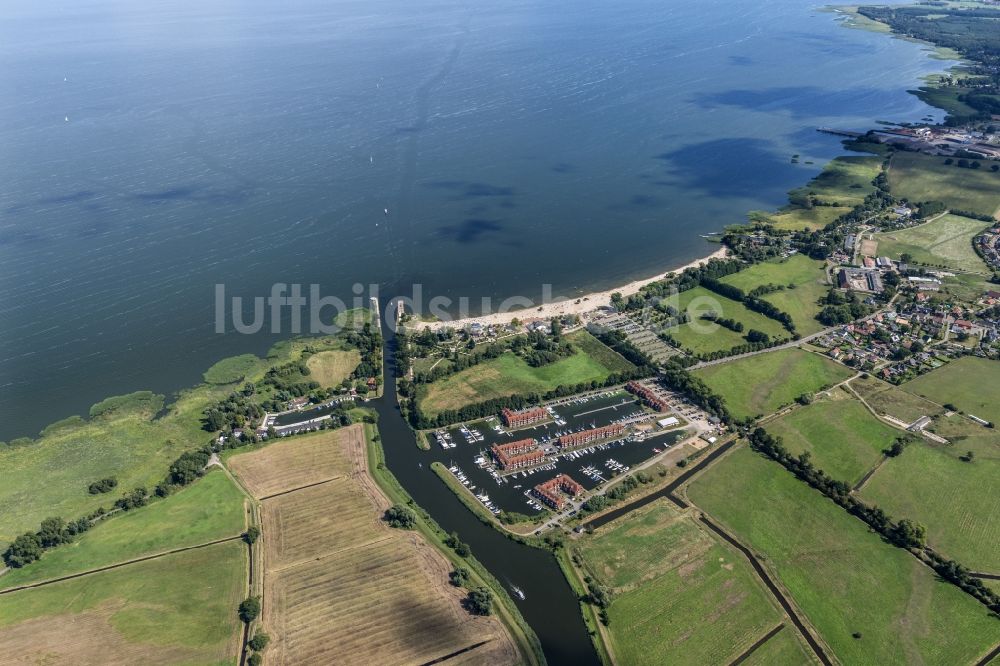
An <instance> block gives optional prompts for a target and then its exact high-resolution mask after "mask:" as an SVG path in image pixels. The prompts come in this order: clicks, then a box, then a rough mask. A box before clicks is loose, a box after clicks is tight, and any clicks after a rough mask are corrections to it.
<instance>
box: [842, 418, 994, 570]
mask: <svg viewBox="0 0 1000 666" xmlns="http://www.w3.org/2000/svg"><path fill="white" fill-rule="evenodd" d="M935 431H936V432H938V433H939V434H942V435H943V436H945V437H946V438H948V439H949V440H950V441H952V442H953V443H952V444H951V445H940V444H934V443H931V442H924V441H920V442H919V443H915V444H911V445H910V446H908V447H907V448H906V449H905V450H904V451H903V453H902V454H901V455H900V456H898V457H896V458H891V459H889V460H888V461H886V463H885V464H884V465H883V466H882V467H881V468H879V470H878V471H877V472H876V473H875V474H874V475H873V476H872V478H871V479H869V480H868V483H866V484H865V486H864V488H863V489H862V491H861V497H862V498H863V499H864V500H865V501H866V502H868V503H874V504H878V505H879V506H880V507H882V508H883V509H885V510H886V511H887V512H888V513H889V514H890V515H893V516H897V517H906V518H909V519H911V520H914V521H916V522H918V523H920V524H921V525H923V526H924V527H925V528H926V529H927V541H928V544H929V545H930V546H931V547H932V548H934V549H935V550H936V551H938V552H940V553H942V554H944V555H947V556H948V557H950V558H953V559H955V560H957V561H958V562H960V563H962V564H963V565H964V566H967V567H969V568H970V569H972V570H974V571H985V572H988V573H1000V548H998V547H997V544H1000V435H997V434H996V433H995V432H992V431H987V430H986V429H985V428H982V427H981V426H977V425H975V424H973V423H970V422H968V421H965V420H964V419H963V418H962V417H961V416H959V415H957V414H956V415H953V416H951V417H948V418H946V419H941V420H940V421H939V422H938V423H936V424H935ZM969 451H972V452H973V454H974V457H973V460H972V461H971V462H966V461H963V460H962V459H961V456H965V455H967V452H969Z"/></svg>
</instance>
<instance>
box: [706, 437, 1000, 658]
mask: <svg viewBox="0 0 1000 666" xmlns="http://www.w3.org/2000/svg"><path fill="white" fill-rule="evenodd" d="M903 455H904V456H905V455H906V453H904V454H903ZM688 496H689V497H690V498H691V499H692V501H694V503H695V504H696V505H697V506H698V507H699V508H700V509H702V510H704V511H706V512H707V513H709V514H710V515H712V516H714V517H715V518H717V519H718V520H720V521H721V522H722V523H723V524H725V525H726V526H727V527H728V528H729V529H730V530H732V531H733V532H734V533H735V534H736V535H737V536H738V537H739V538H740V539H741V540H743V542H744V543H746V544H747V545H748V546H749V547H751V548H752V549H753V550H754V551H756V552H757V553H760V554H762V555H763V556H764V557H765V558H766V560H765V562H766V564H767V566H768V567H770V568H771V569H772V570H774V571H775V572H776V574H777V576H778V578H779V579H780V580H781V582H782V583H783V584H784V586H785V588H787V589H788V591H789V592H790V593H791V596H792V598H793V599H794V600H795V602H796V603H797V604H798V606H799V607H800V608H801V609H802V611H803V612H804V614H805V615H806V617H807V618H808V619H809V621H810V622H811V623H812V624H813V626H815V627H816V629H817V630H818V632H819V634H820V636H821V637H822V638H823V640H824V641H825V642H826V643H827V644H828V645H829V646H830V647H831V648H832V650H833V651H834V653H835V654H836V655H837V657H838V658H839V659H840V661H841V662H842V663H846V664H879V663H927V664H959V663H966V664H968V663H972V662H974V661H975V660H976V659H977V658H979V657H981V656H982V655H984V654H986V653H987V652H988V651H989V650H990V649H991V648H992V647H993V646H994V645H996V644H997V642H1000V622H998V621H997V620H996V619H995V618H993V617H991V616H990V615H989V613H988V611H987V610H986V609H985V608H984V607H983V606H982V605H981V604H979V603H978V602H976V601H975V600H973V599H972V598H971V597H969V596H968V595H966V594H965V593H964V592H962V591H961V590H959V589H958V588H957V587H955V586H954V585H951V584H949V583H945V582H942V581H939V580H938V579H937V577H936V576H935V575H934V573H933V572H932V571H930V570H929V569H927V568H926V567H925V566H924V565H922V564H920V563H919V562H918V561H917V559H916V558H914V557H913V556H912V555H910V554H909V553H908V552H906V551H904V550H902V549H900V548H896V547H894V546H890V545H888V544H886V543H884V542H883V541H882V540H881V539H880V538H879V537H878V535H876V534H874V533H873V532H871V531H870V530H869V529H868V528H867V527H866V526H865V525H864V524H863V523H862V522H861V521H859V520H857V519H856V518H853V517H852V516H850V515H849V514H848V513H847V512H846V511H844V510H843V509H841V508H840V507H838V506H837V505H835V504H834V503H833V502H831V501H829V500H828V499H826V498H825V497H823V496H822V495H821V494H820V493H818V492H817V491H815V490H813V489H812V488H810V487H809V486H807V485H806V484H805V483H803V482H802V481H799V480H798V479H796V478H795V477H794V476H793V475H792V474H791V473H789V472H788V471H787V470H785V469H784V468H783V467H781V466H780V465H778V464H777V463H775V462H772V461H770V460H766V459H764V458H763V457H761V456H759V455H757V454H755V453H753V452H752V451H750V450H749V449H748V448H739V449H737V450H736V451H734V452H733V453H732V454H730V455H728V456H727V457H726V458H724V459H723V460H722V461H721V462H720V463H718V464H716V465H714V466H713V467H711V468H709V469H708V471H706V472H705V473H704V474H703V475H702V476H700V477H698V478H697V479H695V481H694V482H693V483H692V484H691V486H690V487H689V488H688ZM748 498H752V500H749V501H748ZM855 632H857V633H859V634H861V637H860V638H854V637H853V636H852V634H853V633H855Z"/></svg>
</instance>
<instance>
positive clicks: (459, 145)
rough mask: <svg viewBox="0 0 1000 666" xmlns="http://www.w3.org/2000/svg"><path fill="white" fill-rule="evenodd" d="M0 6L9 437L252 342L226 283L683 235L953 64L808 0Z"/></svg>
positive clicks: (301, 0) (491, 268)
mask: <svg viewBox="0 0 1000 666" xmlns="http://www.w3.org/2000/svg"><path fill="white" fill-rule="evenodd" d="M0 16H2V17H3V20H2V21H0V438H4V439H7V438H12V437H15V436H18V435H24V434H34V433H36V432H37V431H38V430H39V429H40V428H41V427H42V426H44V425H45V424H47V423H49V422H51V421H53V420H56V419H59V418H62V417H65V416H67V415H70V414H74V413H85V412H86V410H87V409H88V407H89V405H91V404H92V403H94V402H96V401H97V400H99V399H101V398H102V397H105V396H107V395H109V394H118V393H124V392H128V391H133V390H138V389H152V390H155V391H158V392H170V391H172V390H175V389H177V388H180V387H183V386H186V385H190V384H193V383H195V382H197V381H198V379H199V378H200V375H201V372H202V371H203V370H204V369H205V368H207V367H208V366H209V365H211V363H213V362H214V361H216V360H218V359H219V358H222V357H224V356H227V355H231V354H234V353H241V352H244V351H254V352H262V351H263V350H265V349H266V348H267V346H268V345H269V344H270V343H271V342H272V341H273V339H274V338H273V337H271V336H264V335H256V336H242V335H235V334H229V335H217V334H215V333H213V321H214V317H213V309H214V299H213V289H214V285H215V284H217V283H224V284H225V285H226V286H227V290H228V293H229V294H231V295H244V296H254V295H264V294H266V293H268V291H269V289H270V286H271V284H272V283H274V282H287V283H295V282H298V283H306V284H308V283H319V284H322V285H323V290H324V293H329V294H339V295H342V296H350V295H351V292H350V288H351V286H352V285H353V284H354V283H355V282H360V283H376V284H380V285H381V286H382V288H383V289H384V290H385V291H386V292H387V293H390V292H391V293H401V292H405V291H406V290H407V289H408V285H409V284H411V283H414V282H417V283H421V284H422V285H423V286H424V291H425V294H428V295H435V294H443V295H448V296H452V297H458V296H461V295H465V296H471V297H476V298H478V297H479V296H484V295H492V296H496V297H505V296H510V295H514V294H524V295H526V296H529V297H534V298H537V297H539V295H540V285H541V283H543V282H549V283H552V284H553V285H554V291H555V293H556V294H561V295H566V296H569V295H573V294H577V293H581V291H582V290H592V289H595V288H607V287H610V286H612V285H614V284H617V283H621V282H623V281H626V280H628V279H633V278H637V277H645V276H648V275H651V274H654V273H656V272H658V271H662V270H665V269H667V268H670V267H672V266H676V265H679V264H681V263H684V262H686V261H689V260H691V259H693V258H695V257H698V256H701V255H703V254H705V253H707V251H709V250H710V249H711V248H710V247H709V246H708V245H707V244H706V243H705V242H704V241H703V240H701V239H700V237H699V235H700V234H702V233H705V232H708V231H713V230H718V229H720V228H722V226H723V225H725V224H727V223H731V222H736V221H739V220H740V219H741V218H742V216H743V214H744V212H745V211H747V210H749V209H754V208H773V207H775V206H777V205H780V204H781V203H782V202H783V201H784V196H785V192H786V191H787V190H788V189H790V188H791V187H794V186H796V185H798V184H801V183H803V182H804V181H805V180H806V179H808V178H809V177H810V176H811V175H813V174H814V173H815V172H816V171H817V170H818V168H819V166H820V165H821V164H822V162H823V161H825V160H827V159H829V158H830V157H832V156H834V155H836V154H838V153H839V152H840V147H839V143H838V141H837V140H836V139H835V138H833V137H828V136H824V135H820V134H818V133H816V132H815V128H816V127H817V126H820V125H835V126H840V127H852V128H866V127H868V126H870V125H871V124H872V123H873V122H874V121H875V120H877V119H890V120H917V119H919V118H921V117H923V116H925V115H926V114H927V113H928V112H931V110H930V109H929V108H928V107H926V106H925V105H923V104H922V103H920V102H919V101H918V100H916V99H915V98H914V97H912V96H910V95H908V94H907V93H906V92H905V90H906V89H907V88H908V87H914V86H915V85H917V84H918V82H919V78H920V77H921V76H922V75H923V74H925V73H928V72H930V71H935V70H937V69H940V68H941V67H942V63H940V62H935V61H933V60H931V59H929V58H928V57H927V55H926V53H925V52H924V51H923V49H922V48H921V47H919V46H917V45H915V44H910V43H905V42H902V41H898V40H893V39H889V38H887V37H886V36H884V35H878V34H874V33H868V32H862V31H857V30H846V29H844V28H842V27H839V26H838V25H837V23H836V21H835V19H834V16H833V15H832V14H826V13H818V12H816V11H815V10H814V9H812V8H810V6H809V3H808V2H803V1H802V0H753V1H751V0H700V1H699V2H688V1H685V2H680V1H677V0H655V1H653V0H616V1H615V2H607V1H601V2H595V1H591V0H575V1H574V2H542V1H540V0H530V1H525V0H510V1H506V0H501V1H500V2H489V3H486V2H459V1H457V0H433V1H412V0H411V1H407V2H402V1H397V0H363V1H342V0H322V1H314V0H293V1H291V2H280V3H276V2H261V1H258V0H243V1H240V2H229V1H218V2H203V1H201V0H199V1H197V2H194V1H192V0H175V1H172V2H169V3H167V2H159V1H157V0H144V1H143V2H138V3H137V2H133V1H131V0H128V1H126V0H73V1H72V2H65V1H62V2H60V1H56V2H45V3H24V2H18V3H14V2H0ZM793 154H799V155H801V158H800V159H801V163H800V164H797V165H796V164H792V163H791V159H790V158H791V156H792V155H793ZM809 160H811V161H814V162H815V164H814V165H809V164H805V163H804V162H806V161H809ZM386 210H388V213H386Z"/></svg>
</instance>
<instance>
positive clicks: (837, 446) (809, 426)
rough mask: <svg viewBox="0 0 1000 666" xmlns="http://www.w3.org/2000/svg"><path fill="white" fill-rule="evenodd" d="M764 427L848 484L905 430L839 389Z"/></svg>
mask: <svg viewBox="0 0 1000 666" xmlns="http://www.w3.org/2000/svg"><path fill="white" fill-rule="evenodd" d="M767 431H768V432H770V433H771V434H772V435H776V436H779V437H781V438H782V439H783V440H784V444H785V448H787V449H788V450H789V451H790V452H791V453H794V454H798V453H802V452H803V451H808V452H809V453H810V455H811V456H812V460H813V464H815V465H816V467H818V468H819V469H821V470H823V471H824V472H826V473H827V474H829V475H830V476H831V477H832V478H834V479H837V480H838V481H844V482H846V483H849V484H851V485H854V484H855V483H857V482H858V481H860V480H861V478H862V477H863V476H864V475H865V474H866V473H867V472H868V470H870V469H871V468H872V467H873V466H874V465H875V464H876V463H877V462H878V461H879V460H880V459H881V458H882V450H883V449H887V448H889V446H890V445H891V444H892V443H893V442H894V441H895V440H896V439H897V438H898V437H900V436H902V435H904V434H905V433H903V432H902V431H899V430H896V429H894V428H891V427H890V426H888V425H886V424H885V423H883V422H882V421H880V420H878V419H877V418H875V417H874V416H872V414H871V412H869V411H868V410H867V409H866V408H865V406H864V405H862V404H861V403H860V402H859V401H857V400H854V399H851V398H850V397H848V395H847V393H846V392H845V391H844V390H843V389H838V390H837V391H836V392H834V393H833V397H832V398H823V399H821V400H818V401H816V402H814V403H813V404H811V405H808V406H806V407H803V408H801V409H796V410H795V411H793V412H790V413H788V414H786V415H785V416H782V417H781V418H780V419H777V420H776V421H772V422H771V423H768V424H767Z"/></svg>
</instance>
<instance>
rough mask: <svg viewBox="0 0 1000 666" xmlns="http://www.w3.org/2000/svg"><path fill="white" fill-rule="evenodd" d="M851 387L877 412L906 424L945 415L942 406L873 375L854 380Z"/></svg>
mask: <svg viewBox="0 0 1000 666" xmlns="http://www.w3.org/2000/svg"><path fill="white" fill-rule="evenodd" d="M850 386H851V388H852V389H854V390H855V391H856V392H857V394H858V395H859V396H861V397H862V398H863V399H864V401H865V402H867V403H868V404H869V405H870V406H871V408H872V409H874V410H875V411H876V412H878V413H879V414H882V415H888V416H893V417H895V418H897V419H899V420H900V421H903V422H904V423H913V422H914V421H916V420H917V419H919V418H920V417H921V416H930V417H936V416H940V415H941V414H943V413H944V409H943V408H942V407H941V406H940V405H938V404H936V403H933V402H931V401H929V400H925V399H924V398H921V397H919V396H916V395H913V394H912V393H907V392H906V391H904V390H902V389H900V388H898V387H896V386H893V385H892V384H889V383H888V382H884V381H882V380H881V379H876V378H875V377H872V376H871V375H869V376H867V377H858V378H857V379H852V380H851V383H850Z"/></svg>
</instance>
